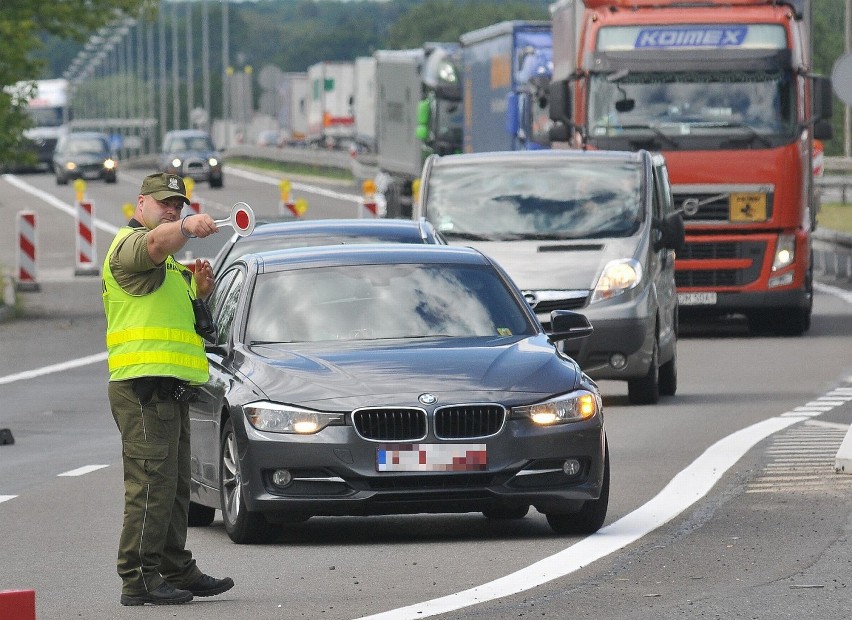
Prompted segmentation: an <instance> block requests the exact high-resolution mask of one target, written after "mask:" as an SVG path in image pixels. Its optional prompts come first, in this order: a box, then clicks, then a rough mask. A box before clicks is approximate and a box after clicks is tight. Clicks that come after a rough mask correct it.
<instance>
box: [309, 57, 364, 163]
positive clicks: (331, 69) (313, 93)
mask: <svg viewBox="0 0 852 620" xmlns="http://www.w3.org/2000/svg"><path fill="white" fill-rule="evenodd" d="M308 82H309V87H310V99H309V103H308V136H307V139H308V142H309V143H311V144H320V145H323V146H330V147H340V146H343V145H344V144H345V143H347V142H351V141H353V140H354V139H355V113H354V110H353V104H354V101H355V63H354V62H352V61H323V62H318V63H316V64H313V65H311V66H310V67H308Z"/></svg>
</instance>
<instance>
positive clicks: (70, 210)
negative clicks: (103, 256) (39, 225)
mask: <svg viewBox="0 0 852 620" xmlns="http://www.w3.org/2000/svg"><path fill="white" fill-rule="evenodd" d="M3 180H4V181H6V182H8V183H10V184H12V185H14V186H15V187H17V188H18V189H20V190H23V191H25V192H27V193H28V194H32V195H33V196H35V197H36V198H41V199H42V200H44V201H45V202H46V203H48V204H49V205H50V206H52V207H56V208H57V209H59V210H60V211H63V212H65V213H67V214H68V215H70V216H71V217H77V209H76V208H75V207H74V206H72V205H69V204H68V203H67V202H62V201H61V200H60V199H59V198H57V197H56V196H54V195H53V194H48V193H47V192H45V191H43V190H40V189H39V188H37V187H35V186H33V185H30V184H29V183H26V182H24V181H22V180H21V179H19V178H18V177H16V176H15V175H13V174H4V175H3ZM95 228H100V229H101V230H103V231H104V232H108V233H112V234H113V235H114V234H115V233H117V232H118V227H117V226H113V225H112V224H110V223H108V222H105V221H103V220H101V219H98V218H95Z"/></svg>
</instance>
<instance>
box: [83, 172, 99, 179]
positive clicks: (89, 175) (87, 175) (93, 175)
mask: <svg viewBox="0 0 852 620" xmlns="http://www.w3.org/2000/svg"><path fill="white" fill-rule="evenodd" d="M100 176H101V173H100V172H98V171H97V170H95V171H94V172H84V173H83V178H84V179H97V178H98V177H100Z"/></svg>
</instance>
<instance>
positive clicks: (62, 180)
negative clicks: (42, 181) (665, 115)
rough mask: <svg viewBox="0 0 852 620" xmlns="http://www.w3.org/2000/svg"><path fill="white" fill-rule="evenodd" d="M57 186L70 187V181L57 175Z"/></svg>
mask: <svg viewBox="0 0 852 620" xmlns="http://www.w3.org/2000/svg"><path fill="white" fill-rule="evenodd" d="M56 184H57V185H68V179H67V178H65V177H64V176H62V175H60V174H57V175H56Z"/></svg>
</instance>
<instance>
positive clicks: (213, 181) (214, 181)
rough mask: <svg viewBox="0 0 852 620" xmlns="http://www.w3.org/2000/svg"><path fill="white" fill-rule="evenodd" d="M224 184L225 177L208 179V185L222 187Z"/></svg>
mask: <svg viewBox="0 0 852 620" xmlns="http://www.w3.org/2000/svg"><path fill="white" fill-rule="evenodd" d="M224 184H225V179H223V178H218V179H210V187H222V186H223V185H224Z"/></svg>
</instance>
